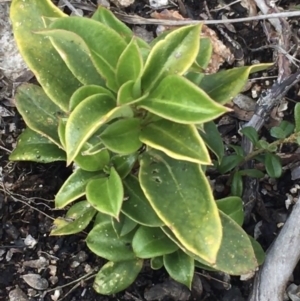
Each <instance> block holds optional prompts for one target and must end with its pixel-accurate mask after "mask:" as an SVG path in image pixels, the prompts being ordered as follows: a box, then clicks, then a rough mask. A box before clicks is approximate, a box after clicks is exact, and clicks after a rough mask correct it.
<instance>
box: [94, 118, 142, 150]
mask: <svg viewBox="0 0 300 301" xmlns="http://www.w3.org/2000/svg"><path fill="white" fill-rule="evenodd" d="M140 131H141V128H140V120H139V119H138V118H128V119H120V120H117V121H115V122H114V123H112V124H110V125H108V127H107V128H106V129H105V130H104V131H103V132H102V133H101V135H100V139H101V141H102V142H103V144H104V145H105V146H106V147H107V148H108V149H109V150H111V151H113V152H115V153H118V154H121V155H128V154H131V153H134V152H136V151H137V150H138V149H139V148H140V147H141V146H142V142H141V141H140V139H139V135H140Z"/></svg>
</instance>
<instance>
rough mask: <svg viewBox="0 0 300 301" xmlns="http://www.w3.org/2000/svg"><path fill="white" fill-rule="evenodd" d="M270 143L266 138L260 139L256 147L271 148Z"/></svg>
mask: <svg viewBox="0 0 300 301" xmlns="http://www.w3.org/2000/svg"><path fill="white" fill-rule="evenodd" d="M269 145H270V144H269V143H268V142H267V141H265V140H258V142H257V144H256V147H258V148H262V149H265V150H267V149H268V148H269Z"/></svg>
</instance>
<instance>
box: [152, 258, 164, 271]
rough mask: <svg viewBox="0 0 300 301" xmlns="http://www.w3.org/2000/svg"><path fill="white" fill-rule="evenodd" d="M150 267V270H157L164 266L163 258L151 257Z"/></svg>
mask: <svg viewBox="0 0 300 301" xmlns="http://www.w3.org/2000/svg"><path fill="white" fill-rule="evenodd" d="M150 266H151V269H152V270H159V269H161V268H162V267H163V266H164V258H163V256H159V257H152V258H151V259H150Z"/></svg>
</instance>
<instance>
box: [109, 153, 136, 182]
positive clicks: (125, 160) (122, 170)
mask: <svg viewBox="0 0 300 301" xmlns="http://www.w3.org/2000/svg"><path fill="white" fill-rule="evenodd" d="M137 158H138V153H132V154H129V155H128V156H122V155H115V156H113V157H112V158H111V163H112V165H113V166H114V167H115V169H116V171H117V172H118V174H119V176H120V177H121V178H122V179H124V178H125V177H126V176H127V175H128V174H129V173H130V171H131V170H132V168H133V166H134V164H135V162H136V161H137Z"/></svg>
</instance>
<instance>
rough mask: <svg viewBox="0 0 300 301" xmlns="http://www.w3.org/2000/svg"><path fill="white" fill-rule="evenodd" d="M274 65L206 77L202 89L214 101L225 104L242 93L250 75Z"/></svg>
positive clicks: (234, 70) (201, 83)
mask: <svg viewBox="0 0 300 301" xmlns="http://www.w3.org/2000/svg"><path fill="white" fill-rule="evenodd" d="M272 65H273V64H259V65H253V66H247V67H237V68H233V69H229V70H225V71H220V72H217V73H214V74H209V75H205V76H204V78H203V79H202V80H201V82H200V85H199V86H200V88H202V89H203V90H204V91H205V92H206V93H207V94H208V95H209V96H210V97H211V98H212V99H213V100H215V101H216V102H218V103H220V104H225V103H227V102H229V101H230V100H232V99H233V98H234V97H235V96H236V95H237V94H238V93H240V92H241V90H242V89H243V87H244V86H245V84H246V83H247V80H248V77H249V74H251V73H254V72H258V71H261V70H265V69H267V68H269V67H270V66H272Z"/></svg>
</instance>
